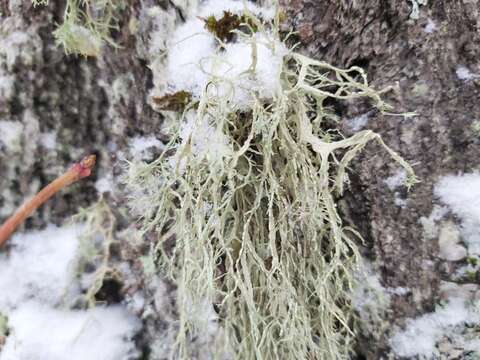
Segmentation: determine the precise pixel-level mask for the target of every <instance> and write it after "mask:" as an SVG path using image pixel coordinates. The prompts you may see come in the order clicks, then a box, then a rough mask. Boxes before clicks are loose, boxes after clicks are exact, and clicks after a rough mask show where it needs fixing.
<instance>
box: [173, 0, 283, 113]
mask: <svg viewBox="0 0 480 360" xmlns="http://www.w3.org/2000/svg"><path fill="white" fill-rule="evenodd" d="M245 4H246V5H247V7H248V9H249V10H250V11H252V12H253V13H257V14H263V15H265V17H268V16H271V15H268V10H265V11H264V10H260V9H259V8H257V7H256V6H254V5H253V4H251V3H245ZM243 9H244V3H243V2H241V1H225V2H223V1H222V2H213V1H211V2H207V3H206V4H205V5H204V7H202V8H201V9H200V11H199V12H198V15H199V16H200V17H208V16H209V15H212V14H213V15H215V16H217V17H219V16H221V14H222V13H223V10H230V11H232V12H233V13H241V12H242V10H243ZM255 52H256V57H257V58H256V66H254V67H252V60H253V54H255ZM287 53H288V50H287V48H286V47H285V45H283V43H281V42H280V41H279V40H278V39H276V38H275V37H274V36H273V35H272V34H255V35H253V36H251V37H249V36H239V39H238V42H236V43H228V44H226V45H225V47H224V49H223V50H222V51H220V48H219V47H218V45H217V44H216V40H215V38H214V36H213V35H212V34H211V33H209V32H208V31H207V30H206V29H205V26H204V21H203V20H201V19H200V18H199V17H197V16H194V17H192V18H191V19H189V20H188V21H187V22H186V23H185V24H183V25H181V26H179V27H178V28H177V29H176V31H175V32H174V34H173V36H172V40H171V42H170V46H169V55H168V64H167V70H166V74H168V79H167V85H166V87H167V89H166V92H167V93H172V92H176V91H181V90H184V91H188V92H190V93H191V94H192V95H193V96H194V97H195V98H199V97H200V96H201V95H202V93H203V91H204V90H205V88H206V85H207V83H209V81H211V80H213V84H214V85H215V86H216V89H217V91H218V94H217V95H219V97H225V96H227V97H229V98H230V100H231V101H232V103H233V104H235V105H236V106H238V108H240V109H244V108H247V107H248V106H249V104H251V102H252V100H253V99H252V98H251V95H250V93H251V91H254V92H258V97H259V98H262V99H266V98H272V97H273V96H274V95H275V93H276V92H277V91H279V89H280V79H279V75H280V71H281V70H282V65H283V57H284V56H285V55H286V54H287ZM249 70H251V71H249Z"/></svg>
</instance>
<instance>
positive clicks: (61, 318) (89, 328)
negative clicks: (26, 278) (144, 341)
mask: <svg viewBox="0 0 480 360" xmlns="http://www.w3.org/2000/svg"><path fill="white" fill-rule="evenodd" d="M8 321H9V326H10V327H11V328H12V329H13V333H12V335H10V336H9V337H8V338H7V342H6V344H5V347H4V348H3V351H2V352H1V353H0V360H64V359H66V358H68V359H69V360H85V359H89V360H121V359H127V355H128V354H131V353H133V352H134V350H135V349H134V345H133V343H132V342H129V341H128V342H127V341H125V339H128V338H132V336H133V335H134V334H135V332H136V331H137V330H138V323H137V321H136V320H135V319H134V318H132V316H131V315H128V314H127V313H126V312H125V310H124V309H123V308H122V307H119V306H111V307H108V308H94V309H90V310H86V311H68V310H57V309H51V308H49V307H47V306H43V305H39V304H38V303H33V302H29V303H26V304H23V305H22V306H20V307H19V308H18V309H16V310H14V311H13V312H12V313H11V314H10V316H9V319H8Z"/></svg>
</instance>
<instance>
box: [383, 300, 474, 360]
mask: <svg viewBox="0 0 480 360" xmlns="http://www.w3.org/2000/svg"><path fill="white" fill-rule="evenodd" d="M479 322H480V314H479V313H478V311H476V310H475V309H474V308H473V307H471V306H467V304H466V303H465V300H463V299H461V298H451V299H450V300H449V302H448V304H446V305H445V306H443V307H439V308H438V309H437V310H436V311H435V312H433V313H429V314H425V315H422V316H420V317H418V318H416V319H409V320H408V321H407V325H406V327H405V329H404V330H401V331H398V332H396V333H395V334H394V336H393V337H392V339H391V345H392V349H393V351H394V352H395V353H396V354H397V355H398V356H402V357H407V358H413V357H414V356H422V357H425V358H427V359H433V358H436V357H435V356H438V354H437V350H436V344H437V343H438V342H439V340H440V339H441V338H442V337H444V336H448V335H449V334H453V333H454V332H455V331H457V332H458V331H459V330H460V329H461V328H463V327H464V326H465V325H472V324H478V323H479Z"/></svg>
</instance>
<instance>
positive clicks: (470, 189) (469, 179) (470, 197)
mask: <svg viewBox="0 0 480 360" xmlns="http://www.w3.org/2000/svg"><path fill="white" fill-rule="evenodd" d="M434 193H435V195H436V196H437V197H439V198H440V200H441V201H442V202H443V203H444V204H446V205H448V207H449V208H450V209H451V210H452V211H453V213H454V214H455V215H456V216H458V217H459V219H460V220H461V235H462V238H463V241H464V242H465V243H466V244H467V246H468V252H469V254H480V174H479V173H470V174H463V175H448V176H444V177H443V178H441V179H440V181H439V182H438V183H437V184H436V186H435V189H434Z"/></svg>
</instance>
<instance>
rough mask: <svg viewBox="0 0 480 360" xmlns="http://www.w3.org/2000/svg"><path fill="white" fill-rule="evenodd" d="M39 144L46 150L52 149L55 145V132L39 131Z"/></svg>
mask: <svg viewBox="0 0 480 360" xmlns="http://www.w3.org/2000/svg"><path fill="white" fill-rule="evenodd" d="M40 144H41V145H42V146H43V147H44V148H45V149H47V150H54V149H55V147H56V146H57V134H56V133H55V132H45V133H41V134H40Z"/></svg>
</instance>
